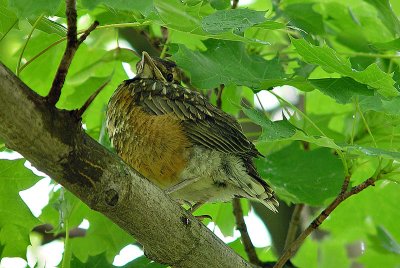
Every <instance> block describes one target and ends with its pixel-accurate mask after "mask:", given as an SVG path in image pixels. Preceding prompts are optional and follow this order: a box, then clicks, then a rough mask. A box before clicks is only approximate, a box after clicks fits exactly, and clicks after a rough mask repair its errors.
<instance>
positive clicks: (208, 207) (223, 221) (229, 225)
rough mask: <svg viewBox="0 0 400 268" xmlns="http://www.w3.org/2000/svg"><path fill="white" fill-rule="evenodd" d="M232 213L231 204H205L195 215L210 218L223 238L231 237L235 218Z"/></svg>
mask: <svg viewBox="0 0 400 268" xmlns="http://www.w3.org/2000/svg"><path fill="white" fill-rule="evenodd" d="M232 211H233V208H232V204H231V203H216V204H205V205H203V206H201V207H200V208H199V209H198V210H197V211H196V213H195V215H208V216H210V217H211V218H212V221H213V222H214V223H215V225H217V226H218V227H219V229H220V230H221V233H222V234H223V235H224V236H233V231H234V228H235V218H234V216H233V213H232Z"/></svg>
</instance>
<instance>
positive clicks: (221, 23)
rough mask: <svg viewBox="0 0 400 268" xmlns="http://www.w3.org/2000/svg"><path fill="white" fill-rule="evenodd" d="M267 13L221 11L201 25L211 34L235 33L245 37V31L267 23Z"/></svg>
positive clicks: (247, 10) (204, 20) (204, 19)
mask: <svg viewBox="0 0 400 268" xmlns="http://www.w3.org/2000/svg"><path fill="white" fill-rule="evenodd" d="M264 16H265V12H263V11H255V10H250V9H229V10H219V11H217V12H215V13H213V14H211V15H208V16H206V17H204V18H203V19H202V21H201V25H202V28H203V30H204V31H206V32H208V33H211V34H219V33H223V32H228V31H229V32H232V31H233V32H234V33H235V34H239V35H243V33H244V31H245V30H246V29H247V28H249V27H251V26H253V25H255V24H258V23H262V22H264V21H265V17H264Z"/></svg>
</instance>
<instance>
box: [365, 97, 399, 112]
mask: <svg viewBox="0 0 400 268" xmlns="http://www.w3.org/2000/svg"><path fill="white" fill-rule="evenodd" d="M359 104H360V107H361V110H362V111H376V112H384V113H386V114H391V115H400V109H399V107H400V97H395V98H393V99H391V100H382V99H381V98H380V97H379V96H373V97H367V96H365V97H364V96H363V97H360V99H359Z"/></svg>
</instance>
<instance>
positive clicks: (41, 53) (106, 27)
mask: <svg viewBox="0 0 400 268" xmlns="http://www.w3.org/2000/svg"><path fill="white" fill-rule="evenodd" d="M148 24H150V22H149V21H145V22H143V23H137V22H132V23H119V24H118V23H117V24H108V25H102V26H97V27H96V29H95V30H99V29H109V28H124V27H138V26H143V25H148ZM84 32H85V31H84V30H82V31H79V32H78V34H83V33H84ZM65 40H67V37H66V36H65V37H62V38H60V39H59V40H57V41H55V42H54V43H52V44H51V45H49V46H48V47H46V48H45V49H43V50H42V51H40V52H39V53H38V54H36V55H35V56H33V57H32V58H31V59H30V60H28V61H27V62H26V63H25V64H24V65H22V66H21V68H19V73H21V72H22V70H24V69H25V68H26V67H27V66H28V65H29V64H31V63H32V62H34V61H35V60H36V59H37V58H39V57H40V56H42V55H43V54H44V53H46V52H47V51H48V50H49V49H50V48H52V47H54V46H56V45H58V44H60V43H62V42H64V41H65ZM17 70H18V69H17Z"/></svg>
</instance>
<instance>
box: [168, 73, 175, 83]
mask: <svg viewBox="0 0 400 268" xmlns="http://www.w3.org/2000/svg"><path fill="white" fill-rule="evenodd" d="M166 78H167V81H168V82H172V80H174V75H173V74H171V73H168V74H167V77H166Z"/></svg>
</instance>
